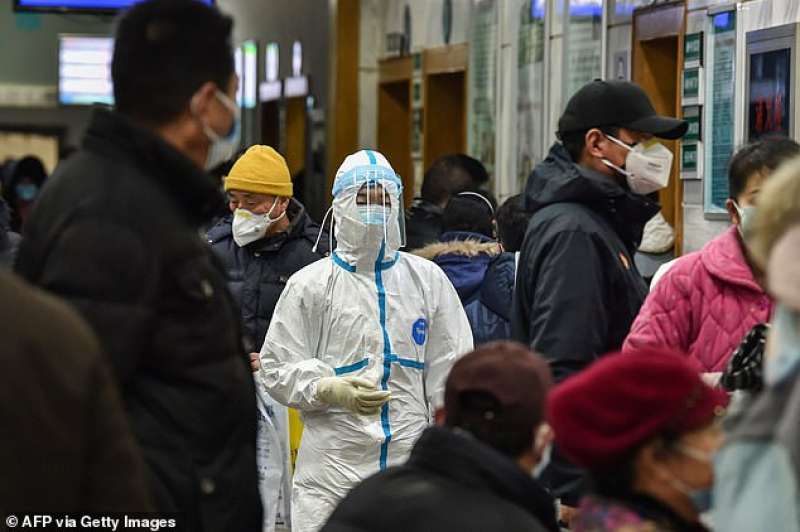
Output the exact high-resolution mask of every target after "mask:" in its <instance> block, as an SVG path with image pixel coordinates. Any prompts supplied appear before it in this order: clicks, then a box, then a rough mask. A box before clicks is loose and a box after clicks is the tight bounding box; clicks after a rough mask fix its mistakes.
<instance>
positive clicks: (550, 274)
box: [511, 80, 687, 505]
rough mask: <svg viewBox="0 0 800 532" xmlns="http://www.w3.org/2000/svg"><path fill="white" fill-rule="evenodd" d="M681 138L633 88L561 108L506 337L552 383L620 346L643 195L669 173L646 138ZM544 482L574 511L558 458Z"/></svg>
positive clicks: (573, 475) (594, 93) (534, 179)
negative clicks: (532, 357) (546, 365)
mask: <svg viewBox="0 0 800 532" xmlns="http://www.w3.org/2000/svg"><path fill="white" fill-rule="evenodd" d="M686 129H687V124H686V122H684V121H682V120H678V119H675V118H668V117H663V116H658V115H657V114H656V112H655V109H653V105H652V104H651V103H650V100H649V99H648V97H647V95H646V94H645V92H644V91H643V90H642V89H641V88H640V87H639V86H638V85H635V84H633V83H630V82H626V81H600V80H595V81H593V82H591V83H589V84H587V85H585V86H584V87H583V88H581V89H580V90H579V91H578V92H577V93H576V94H575V95H574V96H573V97H572V98H571V99H570V101H569V102H568V103H567V108H566V110H565V111H564V114H563V115H562V116H561V119H560V120H559V122H558V138H559V140H560V142H556V143H555V144H554V145H553V147H552V148H551V149H550V153H549V155H548V156H547V158H546V159H545V160H544V161H542V162H541V163H540V164H539V165H537V166H536V168H535V169H534V170H533V172H532V173H531V175H530V177H529V178H528V183H527V185H526V189H525V206H526V209H527V210H528V211H531V212H533V216H532V218H531V220H530V222H529V224H528V229H527V232H526V235H525V240H524V242H523V245H522V250H521V254H520V259H519V269H518V272H517V284H516V289H515V293H514V302H513V310H512V317H511V321H512V324H511V326H512V335H513V338H514V339H516V340H518V341H520V342H523V343H525V344H527V345H529V346H530V347H531V349H534V350H536V351H537V352H540V353H543V354H544V355H545V356H546V357H547V359H548V361H549V362H550V368H551V369H552V371H553V376H554V378H555V380H556V381H562V380H563V379H565V378H566V377H568V376H569V375H572V374H574V373H577V372H578V371H580V370H581V369H583V368H584V367H586V366H587V365H589V364H590V363H591V362H592V361H593V360H595V359H596V358H597V357H599V356H600V355H602V354H603V353H607V352H609V351H612V350H618V349H619V348H620V347H621V346H622V343H623V341H624V339H625V336H626V335H627V334H628V331H629V329H630V326H631V323H632V322H633V319H634V318H635V317H636V315H637V313H638V311H639V307H640V306H641V305H642V302H643V301H644V298H645V296H646V295H647V286H646V285H645V283H644V281H643V280H642V278H641V276H640V274H639V272H638V271H637V269H636V265H635V263H634V261H633V256H634V253H635V251H636V249H637V248H638V246H639V242H640V241H641V238H642V231H643V229H644V225H645V223H647V221H648V220H650V218H652V217H653V216H654V215H655V214H656V213H658V211H659V208H660V207H659V205H658V204H657V203H654V202H653V201H651V200H650V199H648V197H647V196H646V195H647V194H650V193H653V192H656V191H658V190H660V189H662V188H664V187H666V186H667V184H668V182H669V176H670V171H671V168H672V153H671V152H670V151H669V150H668V149H667V148H666V147H664V146H663V145H661V144H658V143H657V142H655V141H654V140H653V137H659V138H665V139H677V138H680V137H681V136H683V135H684V133H686ZM557 454H558V453H556V455H557ZM562 466H563V467H562ZM565 468H566V469H565ZM544 480H545V481H546V482H547V483H549V484H550V485H551V487H552V488H553V489H554V493H555V495H556V496H557V497H561V499H562V502H563V503H565V504H569V505H572V504H575V503H577V498H578V496H579V494H580V488H579V483H580V473H579V472H577V471H575V470H574V469H573V468H571V467H570V466H569V465H568V464H565V463H563V462H562V461H561V460H559V459H558V457H557V456H556V457H554V464H553V465H552V466H551V467H549V468H548V470H547V471H546V472H545V476H544Z"/></svg>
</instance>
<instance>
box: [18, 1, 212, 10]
mask: <svg viewBox="0 0 800 532" xmlns="http://www.w3.org/2000/svg"><path fill="white" fill-rule="evenodd" d="M140 1H141V0H15V2H14V7H15V9H17V10H20V11H116V10H119V9H126V8H128V7H130V6H132V5H133V4H136V3H137V2H140ZM198 1H199V2H203V3H204V4H208V5H213V3H214V0H198Z"/></svg>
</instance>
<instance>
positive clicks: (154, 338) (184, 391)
mask: <svg viewBox="0 0 800 532" xmlns="http://www.w3.org/2000/svg"><path fill="white" fill-rule="evenodd" d="M221 202H222V196H221V194H220V193H219V190H218V185H217V184H216V183H215V182H214V181H213V180H212V178H211V177H210V176H209V175H208V174H206V173H205V172H203V171H201V170H200V169H199V168H197V167H196V166H195V165H194V164H193V163H192V162H191V161H190V160H189V159H187V158H186V157H184V156H183V155H182V154H180V153H179V152H177V151H176V150H175V149H173V148H172V147H171V146H169V145H167V144H166V143H165V142H163V141H162V140H161V139H160V138H159V137H157V136H155V135H153V134H152V133H150V132H148V131H147V130H144V129H142V128H140V127H138V126H136V125H134V124H133V123H131V122H129V121H128V120H127V119H126V118H125V117H123V116H122V115H119V114H117V113H114V112H110V111H104V110H98V111H96V112H95V114H94V115H93V118H92V122H91V124H90V126H89V129H88V132H87V135H86V138H85V140H84V145H83V149H82V150H81V151H79V152H77V153H76V154H74V155H73V156H72V157H70V158H69V159H68V160H66V161H65V162H64V163H63V164H62V165H60V166H59V167H58V169H57V170H56V172H55V173H54V175H53V177H52V179H51V180H49V182H48V184H47V185H46V186H45V188H44V190H43V191H42V194H41V196H40V197H39V199H38V202H37V204H36V206H35V207H34V209H33V211H32V213H31V217H30V218H29V220H28V221H27V222H26V225H25V235H24V238H23V242H22V244H21V246H20V251H19V258H18V262H17V269H18V271H19V272H20V273H21V274H23V275H24V276H25V277H26V278H28V279H29V280H30V281H32V282H33V283H35V284H38V285H40V286H42V287H44V288H46V289H48V290H50V291H51V292H54V293H56V294H58V295H61V296H62V297H64V298H65V299H66V300H68V301H69V302H71V303H72V304H73V305H74V306H75V307H76V308H77V309H78V310H79V311H80V312H81V313H82V314H83V316H84V317H85V318H86V319H87V321H88V322H89V324H90V325H91V326H92V327H93V328H94V330H95V332H96V333H97V335H98V337H99V339H100V341H101V343H102V346H103V348H104V350H105V351H106V353H107V354H108V355H109V357H110V359H111V362H112V366H113V368H114V370H115V374H116V377H117V379H118V381H119V383H120V389H121V391H122V396H123V402H124V404H125V408H126V411H127V414H128V417H129V421H130V424H131V428H132V430H133V433H134V436H135V437H136V439H137V440H138V443H139V445H140V446H141V448H142V450H143V454H144V458H145V462H146V465H147V467H148V473H149V477H150V478H149V480H150V487H151V490H152V493H153V496H154V500H155V504H156V508H157V510H159V511H161V512H181V513H182V516H183V517H182V523H183V524H184V527H183V530H189V531H191V532H201V531H206V532H224V531H230V532H246V531H247V532H249V531H255V530H260V529H261V503H260V499H259V495H258V487H257V482H258V479H257V471H256V457H255V442H256V404H255V400H256V398H255V390H254V386H253V378H252V375H251V372H250V369H249V360H248V357H247V354H246V353H244V351H243V349H242V345H241V338H240V335H239V321H238V311H237V309H236V307H235V305H234V302H233V299H232V298H231V296H230V294H229V292H228V288H227V285H226V281H225V276H224V274H223V272H222V270H221V268H220V266H219V264H218V262H217V261H216V259H215V258H214V256H213V253H212V252H211V250H210V249H209V247H208V245H207V244H206V242H205V241H204V240H203V239H202V238H200V236H199V234H198V227H199V226H200V225H201V224H202V223H203V222H205V221H206V220H207V219H208V218H209V217H210V216H211V215H212V213H213V212H215V210H216V209H218V208H219V205H220V204H221Z"/></svg>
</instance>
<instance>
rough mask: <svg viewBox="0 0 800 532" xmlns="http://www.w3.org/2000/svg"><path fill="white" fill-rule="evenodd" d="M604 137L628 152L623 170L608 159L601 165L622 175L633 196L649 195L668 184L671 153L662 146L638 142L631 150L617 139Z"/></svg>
mask: <svg viewBox="0 0 800 532" xmlns="http://www.w3.org/2000/svg"><path fill="white" fill-rule="evenodd" d="M606 137H607V138H608V139H609V140H610V141H612V142H614V143H615V144H618V145H620V146H622V147H623V148H625V149H627V150H628V156H627V157H626V158H625V168H624V169H623V168H620V167H619V166H617V165H615V164H614V163H612V162H611V161H609V160H608V159H602V161H603V164H605V165H606V166H608V167H610V168H613V169H614V170H616V171H617V172H619V173H621V174H622V175H624V176H625V177H626V178H627V180H628V186H629V187H630V189H631V191H632V192H633V193H634V194H641V195H645V194H650V193H651V192H656V191H658V190H661V189H662V188H665V187H666V186H667V185H668V184H669V174H670V171H671V170H672V152H671V151H669V149H667V147H666V146H664V145H663V144H659V143H658V142H655V141H645V142H640V143H639V144H637V145H636V146H634V147H633V148H631V147H630V146H628V145H627V144H625V143H624V142H622V141H621V140H619V139H616V138H614V137H612V136H611V135H606Z"/></svg>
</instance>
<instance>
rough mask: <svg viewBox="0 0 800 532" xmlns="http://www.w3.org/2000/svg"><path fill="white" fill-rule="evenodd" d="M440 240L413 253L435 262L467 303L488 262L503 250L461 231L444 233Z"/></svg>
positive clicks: (492, 241)
mask: <svg viewBox="0 0 800 532" xmlns="http://www.w3.org/2000/svg"><path fill="white" fill-rule="evenodd" d="M439 240H440V242H436V243H434V244H429V245H427V246H425V247H424V248H422V249H418V250H416V251H414V252H413V253H414V254H415V255H417V256H419V257H423V258H426V259H429V260H432V261H433V262H435V263H436V264H438V265H439V267H440V268H441V269H442V270H444V273H445V274H447V277H448V279H450V282H451V283H453V286H454V287H455V289H456V292H458V296H459V297H460V298H461V302H462V303H464V304H466V303H467V302H468V301H470V300H472V299H473V298H474V297H475V296H476V295H477V293H478V290H479V289H480V286H481V283H483V278H484V276H485V275H486V270H487V269H488V268H489V264H490V263H491V262H492V260H494V259H495V257H497V256H498V255H500V253H501V252H502V250H501V249H500V244H498V243H497V242H496V241H495V240H493V239H491V238H488V237H486V236H485V235H482V234H479V233H469V232H464V231H450V232H446V233H443V234H442V236H441V237H440V238H439Z"/></svg>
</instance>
